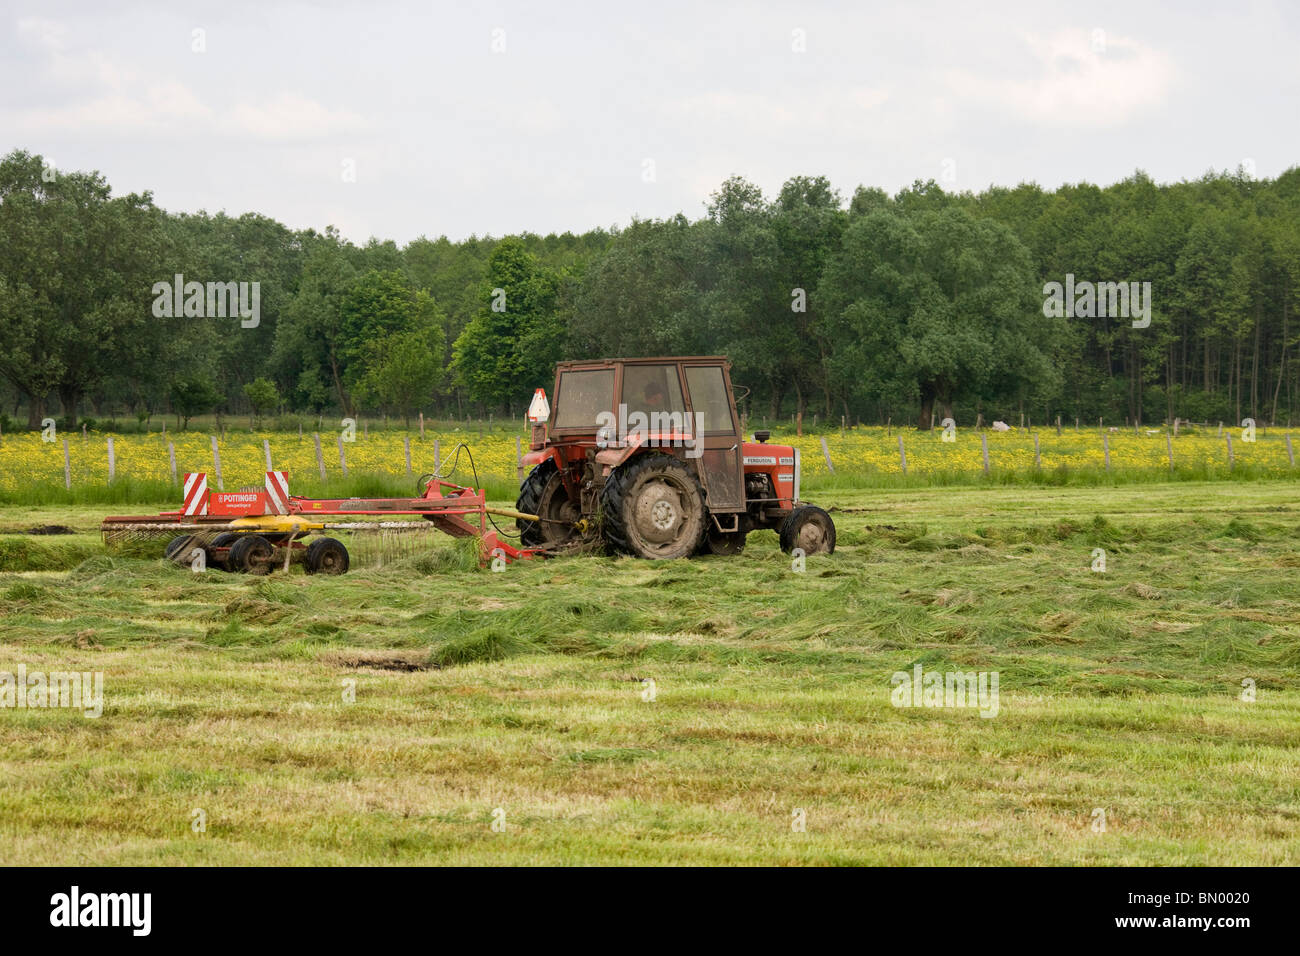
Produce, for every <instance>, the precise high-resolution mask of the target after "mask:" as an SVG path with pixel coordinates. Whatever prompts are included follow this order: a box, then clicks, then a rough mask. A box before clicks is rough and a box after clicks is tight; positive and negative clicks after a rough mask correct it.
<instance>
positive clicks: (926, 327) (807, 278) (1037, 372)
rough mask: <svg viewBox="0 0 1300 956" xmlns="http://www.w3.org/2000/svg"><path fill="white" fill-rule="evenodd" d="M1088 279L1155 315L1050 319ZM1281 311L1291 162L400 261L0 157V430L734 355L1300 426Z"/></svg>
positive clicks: (811, 208)
mask: <svg viewBox="0 0 1300 956" xmlns="http://www.w3.org/2000/svg"><path fill="white" fill-rule="evenodd" d="M430 220H431V221H430V223H429V227H430V228H429V232H430V234H434V233H436V232H437V222H436V211H431V212H430ZM1076 281H1077V282H1079V283H1094V284H1097V285H1098V286H1099V287H1100V286H1101V285H1103V284H1107V283H1115V284H1123V287H1124V288H1126V289H1127V288H1128V287H1129V284H1131V283H1135V284H1136V285H1135V286H1132V288H1134V289H1135V290H1137V289H1139V288H1145V289H1147V290H1148V291H1149V297H1148V298H1147V299H1146V300H1145V307H1146V308H1148V309H1149V313H1148V314H1147V315H1146V316H1145V319H1144V320H1139V319H1136V318H1131V316H1130V315H1128V314H1115V313H1116V310H1115V309H1114V308H1113V306H1114V305H1115V297H1114V296H1113V295H1112V296H1111V297H1110V305H1111V306H1112V308H1110V309H1107V308H1106V307H1105V302H1104V299H1103V297H1101V296H1099V297H1098V299H1097V306H1096V307H1089V308H1079V309H1075V308H1073V307H1072V308H1070V309H1068V310H1067V312H1066V314H1064V315H1063V314H1060V311H1061V310H1060V309H1059V308H1058V309H1053V308H1051V304H1050V301H1049V300H1050V299H1051V296H1050V294H1049V289H1050V288H1051V287H1052V286H1051V284H1053V283H1056V284H1065V283H1067V282H1069V283H1071V284H1073V283H1074V282H1076ZM239 284H245V285H246V286H247V287H251V288H252V289H253V292H254V293H255V296H254V301H255V302H256V310H257V312H256V315H255V316H253V315H252V314H251V313H249V311H248V297H247V296H243V297H241V296H236V295H234V289H235V286H236V285H239ZM214 285H215V286H216V287H217V288H218V291H220V289H221V288H226V289H227V290H229V291H230V293H231V294H230V296H229V302H225V301H220V300H221V298H222V297H221V296H220V295H218V296H217V298H218V300H219V301H218V305H220V306H222V307H221V308H219V309H217V310H215V314H214V310H213V309H212V308H211V305H212V301H213V294H212V289H213V286H214ZM245 285H240V288H241V289H242V290H243V291H247V288H246V287H245ZM173 288H174V290H175V296H174V298H175V302H176V305H177V308H175V309H172V308H170V307H169V306H170V301H171V300H172V298H173V293H172V292H171V291H163V290H172V289H173ZM1113 291H1114V287H1112V292H1113ZM162 300H166V301H163V302H162V304H163V305H165V306H168V307H167V308H163V309H160V307H159V304H160V301H162ZM235 303H242V311H240V310H239V309H237V308H236V307H235V305H234V304H235ZM1070 305H1071V306H1073V305H1074V303H1070ZM1089 305H1090V306H1091V305H1092V303H1091V302H1090V303H1089ZM226 306H229V307H228V308H227V307H226ZM1297 306H1300V168H1292V169H1289V170H1287V171H1286V172H1285V173H1283V174H1282V175H1280V176H1279V177H1278V178H1276V179H1273V180H1269V179H1258V178H1255V177H1253V176H1251V175H1249V174H1248V173H1247V172H1246V171H1245V170H1242V169H1238V170H1237V171H1235V172H1226V171H1223V172H1215V171H1212V172H1208V173H1206V174H1205V175H1203V176H1202V177H1201V178H1199V179H1196V180H1193V181H1182V182H1177V183H1169V184H1160V183H1156V182H1154V181H1152V179H1151V178H1150V177H1149V176H1147V175H1146V174H1145V173H1143V172H1141V171H1137V172H1135V173H1134V174H1133V175H1132V176H1131V177H1129V178H1127V179H1125V180H1123V181H1121V182H1117V183H1114V184H1111V185H1108V186H1100V185H1093V184H1090V183H1079V184H1073V185H1064V186H1061V187H1060V188H1058V189H1055V190H1047V189H1044V188H1042V187H1040V186H1038V185H1035V184H1032V183H1022V184H1020V185H1018V186H1014V187H1004V186H992V187H990V188H988V189H986V190H984V191H982V192H978V193H973V192H952V191H945V190H944V189H943V188H942V187H941V186H940V185H939V184H936V183H935V182H933V181H927V182H919V181H918V182H916V183H914V184H913V185H912V186H911V187H909V188H907V189H904V190H902V191H901V192H899V193H897V194H896V195H892V196H891V195H889V194H887V193H886V192H885V191H883V190H881V189H879V188H875V187H871V186H858V187H857V188H856V189H855V190H854V191H853V192H852V194H851V195H847V194H845V193H844V192H842V191H840V190H839V189H837V188H836V187H835V186H833V185H832V184H831V183H830V182H829V181H828V180H827V179H826V178H824V177H819V176H793V177H792V178H790V179H789V180H788V181H787V182H786V183H785V184H784V185H783V186H782V187H781V189H780V191H779V192H778V193H776V194H775V195H765V194H764V193H763V192H762V190H761V189H760V188H759V187H758V186H756V185H755V184H753V183H751V182H749V181H747V180H745V179H743V178H741V177H732V178H730V179H727V180H726V181H725V182H723V183H721V184H720V185H719V186H718V188H717V190H716V191H715V192H714V193H713V194H712V195H711V196H710V197H708V200H707V203H706V204H705V207H704V209H703V212H702V214H700V215H698V216H697V217H695V218H692V217H691V216H690V215H688V214H687V213H686V212H682V213H679V214H677V215H675V216H673V217H671V218H668V219H663V220H637V219H633V220H632V221H631V222H630V224H629V225H627V226H626V227H623V228H618V229H613V230H605V229H592V230H590V231H588V232H585V233H582V234H581V235H574V234H572V233H568V232H566V233H563V234H560V235H555V234H549V235H544V236H543V235H537V234H534V233H530V232H524V233H521V234H518V235H510V236H502V237H492V236H482V237H480V236H470V237H469V238H467V239H463V240H460V241H454V240H451V239H449V238H447V237H446V236H445V235H439V236H438V238H426V237H423V236H422V237H420V238H418V239H415V240H413V241H411V242H409V243H408V244H406V245H404V246H401V245H398V244H397V243H396V242H393V241H391V240H385V239H381V238H371V239H370V240H369V241H368V242H366V243H365V244H364V245H357V244H354V243H352V242H350V241H348V240H346V239H344V238H343V237H342V236H341V235H340V234H339V232H338V231H337V230H336V229H334V228H333V227H331V226H329V225H327V224H326V225H323V227H322V228H321V229H320V230H317V229H314V228H310V229H305V230H293V229H290V228H288V227H286V226H285V225H283V224H281V223H279V222H277V221H276V220H274V219H272V218H269V217H267V216H265V215H262V214H259V213H255V212H248V213H244V214H242V215H239V216H237V217H236V216H230V215H228V214H226V213H224V212H218V213H208V212H197V213H185V212H170V211H167V210H164V209H162V208H160V207H159V206H157V205H156V204H155V203H154V201H153V198H152V196H151V195H150V194H148V193H144V194H125V195H118V194H114V192H113V191H112V188H111V185H110V184H109V182H108V181H107V180H106V179H105V178H104V177H103V176H102V175H100V174H98V173H96V172H79V171H68V170H62V169H54V168H52V167H50V166H48V165H47V164H46V162H45V160H44V159H43V158H42V157H41V156H39V155H35V154H31V153H28V152H25V151H21V150H18V151H14V152H12V153H10V154H9V155H7V156H5V157H4V158H3V159H2V160H0V429H2V430H5V431H9V430H13V429H15V428H21V427H23V426H26V427H28V428H39V427H41V422H42V421H43V420H44V419H45V418H47V417H52V418H56V419H58V420H59V422H60V423H61V425H62V426H63V427H65V428H66V427H77V426H79V425H80V424H88V425H90V426H91V427H96V428H105V429H112V428H122V427H129V426H131V425H132V424H138V425H140V426H147V425H148V423H150V422H151V421H154V420H155V419H156V418H157V417H159V416H171V417H174V419H175V421H176V424H177V427H181V428H183V427H186V425H187V424H188V422H189V420H190V419H191V418H193V417H195V416H198V415H207V414H212V413H214V412H215V413H217V414H225V415H231V416H247V417H248V418H249V419H250V420H251V419H254V418H256V419H259V420H264V422H265V423H266V424H268V425H274V423H275V420H276V418H277V417H278V416H284V415H291V414H294V415H302V414H312V415H330V416H335V417H336V416H338V415H358V414H360V415H368V416H391V417H393V418H396V419H398V420H404V421H407V422H409V421H410V419H411V417H412V416H414V415H416V414H420V413H422V414H424V415H426V416H437V417H445V418H451V417H455V418H467V417H471V416H473V417H486V416H488V415H498V416H502V415H505V416H518V415H519V414H521V412H522V410H523V409H524V407H525V406H526V404H527V402H528V400H529V399H530V398H531V396H532V393H533V390H534V389H535V388H537V387H544V388H547V389H548V391H549V389H550V387H551V385H552V383H553V375H554V365H555V363H556V361H558V360H561V359H564V358H590V357H615V356H637V355H653V354H722V355H726V356H729V357H730V359H731V361H732V363H733V371H732V379H733V381H734V382H736V383H737V384H738V385H742V386H744V390H743V394H744V402H745V410H746V412H747V413H748V414H749V415H750V416H751V417H761V418H771V419H777V418H783V417H784V418H787V419H788V418H790V417H795V418H801V419H802V420H803V421H808V422H811V421H812V420H813V418H814V416H816V417H817V418H819V419H820V420H821V421H823V422H834V423H835V425H837V426H838V425H839V424H840V423H841V421H843V422H845V423H847V424H849V425H852V424H854V423H869V424H875V423H882V424H883V423H884V422H886V421H892V422H894V423H902V422H908V423H913V424H915V425H916V426H917V427H920V428H929V427H931V426H932V425H933V424H935V423H937V422H938V420H939V419H941V418H944V417H949V416H951V417H953V418H955V419H956V421H957V422H958V423H960V424H974V423H975V422H976V421H977V420H981V419H982V420H983V421H985V422H988V421H992V420H993V419H995V418H1002V419H1004V420H1007V421H1012V422H1016V421H1019V420H1023V419H1024V418H1025V417H1028V418H1029V419H1030V420H1031V421H1039V422H1046V421H1049V420H1051V419H1054V418H1055V417H1057V416H1060V417H1061V418H1063V419H1064V420H1073V419H1076V418H1081V419H1083V420H1084V421H1095V420H1097V419H1101V420H1104V421H1106V422H1108V423H1115V424H1119V423H1121V422H1122V423H1126V424H1127V423H1130V422H1132V423H1135V424H1136V423H1142V422H1148V423H1153V422H1160V421H1172V420H1173V419H1174V418H1175V417H1179V418H1182V419H1184V420H1193V421H1223V422H1234V423H1236V422H1239V421H1241V420H1242V419H1244V418H1252V419H1255V420H1257V421H1259V422H1260V423H1269V424H1272V423H1277V424H1287V423H1289V422H1290V421H1291V419H1292V416H1293V415H1294V414H1295V411H1296V408H1297V403H1300V366H1298V363H1297V362H1296V360H1295V359H1296V350H1297V346H1300V329H1296V328H1293V327H1292V325H1293V323H1292V321H1291V315H1292V314H1293V313H1295V312H1296V310H1297Z"/></svg>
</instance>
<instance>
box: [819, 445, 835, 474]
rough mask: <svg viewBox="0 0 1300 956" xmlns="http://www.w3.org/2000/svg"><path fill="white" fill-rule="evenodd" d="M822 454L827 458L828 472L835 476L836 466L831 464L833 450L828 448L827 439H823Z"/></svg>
mask: <svg viewBox="0 0 1300 956" xmlns="http://www.w3.org/2000/svg"><path fill="white" fill-rule="evenodd" d="M822 454H823V455H825V456H826V470H827V471H829V472H830V473H831V474H832V475H833V474H835V465H833V464H832V463H831V450H830V449H829V448H827V447H826V439H825V438H823V439H822Z"/></svg>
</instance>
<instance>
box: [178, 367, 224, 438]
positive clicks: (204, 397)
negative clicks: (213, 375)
mask: <svg viewBox="0 0 1300 956" xmlns="http://www.w3.org/2000/svg"><path fill="white" fill-rule="evenodd" d="M171 400H172V408H174V409H175V410H176V417H177V419H178V420H183V422H182V424H181V428H183V429H184V428H189V427H190V419H191V418H193V417H194V416H195V415H202V414H203V413H205V412H210V411H212V410H213V409H214V408H216V407H217V405H219V404H220V403H221V401H222V395H221V393H220V392H219V391H217V387H216V386H215V385H213V384H212V380H211V379H209V378H207V377H205V376H202V375H196V376H192V377H188V378H181V379H177V380H176V381H175V382H173V383H172V389H171Z"/></svg>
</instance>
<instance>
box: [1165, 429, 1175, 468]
mask: <svg viewBox="0 0 1300 956" xmlns="http://www.w3.org/2000/svg"><path fill="white" fill-rule="evenodd" d="M1174 421H1175V422H1177V419H1174ZM1174 427H1175V428H1177V427H1178V425H1177V424H1175V425H1174ZM1165 448H1166V449H1168V451H1169V470H1170V471H1173V470H1174V439H1173V437H1172V436H1171V435H1170V434H1169V432H1165Z"/></svg>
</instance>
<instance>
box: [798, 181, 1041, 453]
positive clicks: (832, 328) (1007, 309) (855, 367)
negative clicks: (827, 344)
mask: <svg viewBox="0 0 1300 956" xmlns="http://www.w3.org/2000/svg"><path fill="white" fill-rule="evenodd" d="M1035 285H1036V282H1035V276H1034V274H1033V270H1032V266H1031V264H1030V259H1029V254H1028V252H1027V251H1026V250H1025V248H1024V246H1022V245H1021V244H1020V243H1019V242H1018V241H1017V240H1016V238H1015V237H1014V236H1013V235H1012V234H1011V231H1010V230H1009V229H1007V228H1006V227H1005V226H1002V225H999V224H997V223H994V222H990V221H988V220H977V219H975V218H974V217H973V216H972V215H970V213H968V212H966V211H964V210H961V209H958V208H953V207H946V208H942V209H939V210H937V211H936V210H935V209H932V208H923V210H922V211H921V212H919V213H915V214H913V215H911V216H904V215H901V214H899V213H897V212H885V211H878V212H873V213H870V214H869V215H866V216H864V217H861V218H859V219H858V220H856V221H855V222H854V223H853V224H852V225H850V226H849V227H848V229H847V230H846V232H845V235H844V242H843V245H842V248H841V249H840V251H839V253H838V254H837V255H836V256H835V257H834V258H833V259H832V261H831V263H830V265H829V267H828V269H827V272H826V276H825V278H824V279H823V280H822V283H821V286H820V289H819V295H820V296H821V298H822V300H823V307H824V308H825V309H826V312H827V317H826V320H825V328H826V334H827V336H828V338H829V339H830V340H832V341H836V342H841V343H844V344H843V347H841V348H840V349H839V350H838V351H837V354H836V356H835V357H834V360H833V362H832V370H833V375H834V377H835V380H836V382H837V384H838V385H839V387H842V388H844V389H847V390H857V391H859V392H860V393H861V392H865V393H866V394H867V395H868V396H870V397H877V398H878V397H894V398H902V399H905V400H908V401H916V402H919V405H920V412H919V415H918V417H917V427H918V428H922V429H928V428H930V427H931V424H932V421H933V412H934V406H935V404H936V403H937V404H938V405H939V406H940V409H941V410H942V411H943V413H944V415H945V416H947V415H950V414H951V413H952V404H953V402H954V401H955V400H956V399H957V398H959V397H967V398H971V399H979V398H985V399H987V398H1017V399H1020V398H1023V397H1024V396H1025V394H1026V393H1027V392H1028V391H1030V390H1032V389H1039V390H1050V389H1051V388H1052V387H1053V386H1054V385H1055V384H1056V380H1055V378H1054V372H1053V368H1052V365H1051V363H1050V362H1049V360H1048V354H1047V353H1048V350H1049V349H1050V347H1051V339H1052V336H1053V334H1054V333H1056V332H1057V331H1058V330H1059V327H1058V326H1057V325H1056V324H1055V323H1054V321H1053V320H1051V319H1046V318H1044V317H1043V314H1042V311H1041V300H1040V299H1039V298H1037V297H1036V295H1035V293H1036V288H1035Z"/></svg>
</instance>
